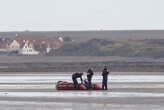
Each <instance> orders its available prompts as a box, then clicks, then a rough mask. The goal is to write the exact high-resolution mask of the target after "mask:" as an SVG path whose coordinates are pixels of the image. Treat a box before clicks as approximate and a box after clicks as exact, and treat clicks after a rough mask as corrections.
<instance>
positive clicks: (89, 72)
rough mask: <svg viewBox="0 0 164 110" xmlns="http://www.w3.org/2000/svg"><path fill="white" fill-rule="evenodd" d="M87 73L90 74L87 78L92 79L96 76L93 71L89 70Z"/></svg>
mask: <svg viewBox="0 0 164 110" xmlns="http://www.w3.org/2000/svg"><path fill="white" fill-rule="evenodd" d="M87 73H88V75H87V77H92V76H93V75H94V73H93V71H92V70H91V69H88V71H87Z"/></svg>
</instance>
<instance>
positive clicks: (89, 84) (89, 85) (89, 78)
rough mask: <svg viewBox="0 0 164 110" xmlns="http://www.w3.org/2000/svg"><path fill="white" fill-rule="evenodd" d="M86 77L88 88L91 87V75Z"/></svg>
mask: <svg viewBox="0 0 164 110" xmlns="http://www.w3.org/2000/svg"><path fill="white" fill-rule="evenodd" d="M87 79H88V89H92V82H91V80H92V76H87Z"/></svg>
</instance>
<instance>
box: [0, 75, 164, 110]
mask: <svg viewBox="0 0 164 110" xmlns="http://www.w3.org/2000/svg"><path fill="white" fill-rule="evenodd" d="M129 74H130V73H129ZM61 79H63V80H65V81H71V80H70V76H69V75H68V74H63V75H62V74H61V75H60V74H56V75H54V74H48V75H38V74H34V75H31V74H30V73H26V74H23V75H21V74H16V75H13V76H10V75H5V74H1V75H0V107H1V110H11V109H12V110H40V109H44V110H84V109H85V110H100V109H102V110H109V109H110V110H131V109H133V110H163V108H164V76H163V75H135V74H133V75H111V76H109V82H108V85H109V90H107V91H103V90H99V91H92V90H91V91H57V90H56V89H55V84H56V82H57V81H58V80H61ZM93 81H94V82H95V83H98V84H100V85H101V77H99V76H95V77H94V80H93Z"/></svg>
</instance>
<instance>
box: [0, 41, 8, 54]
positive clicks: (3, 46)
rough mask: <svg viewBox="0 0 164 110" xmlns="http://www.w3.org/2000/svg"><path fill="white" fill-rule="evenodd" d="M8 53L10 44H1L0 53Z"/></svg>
mask: <svg viewBox="0 0 164 110" xmlns="http://www.w3.org/2000/svg"><path fill="white" fill-rule="evenodd" d="M7 51H8V44H7V43H5V42H4V43H2V42H1V43H0V52H7Z"/></svg>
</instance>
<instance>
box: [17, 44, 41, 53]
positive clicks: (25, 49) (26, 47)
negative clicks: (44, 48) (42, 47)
mask: <svg viewBox="0 0 164 110" xmlns="http://www.w3.org/2000/svg"><path fill="white" fill-rule="evenodd" d="M39 53H40V52H39V51H36V50H35V49H34V46H33V43H30V42H29V41H25V42H24V43H23V44H22V46H21V49H20V51H19V54H21V55H38V54H39Z"/></svg>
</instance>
